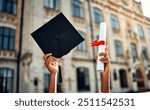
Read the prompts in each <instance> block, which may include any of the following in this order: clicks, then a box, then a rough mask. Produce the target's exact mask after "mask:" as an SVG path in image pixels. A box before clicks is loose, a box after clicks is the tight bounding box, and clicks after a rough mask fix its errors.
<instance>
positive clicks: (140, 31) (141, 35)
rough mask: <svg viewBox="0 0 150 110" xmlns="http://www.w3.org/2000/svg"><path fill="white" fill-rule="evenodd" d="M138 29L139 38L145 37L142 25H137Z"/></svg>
mask: <svg viewBox="0 0 150 110" xmlns="http://www.w3.org/2000/svg"><path fill="white" fill-rule="evenodd" d="M137 31H138V36H139V38H144V32H143V28H142V26H141V25H137Z"/></svg>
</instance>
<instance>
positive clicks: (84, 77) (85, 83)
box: [77, 67, 90, 91]
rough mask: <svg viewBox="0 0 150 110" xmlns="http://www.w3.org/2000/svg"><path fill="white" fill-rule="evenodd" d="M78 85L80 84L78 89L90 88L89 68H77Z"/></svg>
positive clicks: (87, 89)
mask: <svg viewBox="0 0 150 110" xmlns="http://www.w3.org/2000/svg"><path fill="white" fill-rule="evenodd" d="M77 86H78V91H89V90H90V81H89V70H88V68H84V67H80V68H77Z"/></svg>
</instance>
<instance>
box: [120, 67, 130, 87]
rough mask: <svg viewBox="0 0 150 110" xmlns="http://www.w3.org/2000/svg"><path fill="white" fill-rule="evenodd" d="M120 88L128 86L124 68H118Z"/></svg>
mask: <svg viewBox="0 0 150 110" xmlns="http://www.w3.org/2000/svg"><path fill="white" fill-rule="evenodd" d="M119 75H120V85H121V88H126V87H128V81H127V74H126V71H125V70H124V69H120V70H119Z"/></svg>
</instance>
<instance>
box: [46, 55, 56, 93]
mask: <svg viewBox="0 0 150 110" xmlns="http://www.w3.org/2000/svg"><path fill="white" fill-rule="evenodd" d="M44 60H45V63H44V64H45V66H46V67H47V69H48V70H49V72H50V85H49V93H56V92H57V72H58V61H59V59H58V58H55V57H53V56H52V54H46V55H45V56H44Z"/></svg>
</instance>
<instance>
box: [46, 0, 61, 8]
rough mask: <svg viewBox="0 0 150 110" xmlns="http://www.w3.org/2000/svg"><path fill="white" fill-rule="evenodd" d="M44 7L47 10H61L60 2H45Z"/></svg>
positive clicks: (57, 0) (51, 0) (52, 0)
mask: <svg viewBox="0 0 150 110" xmlns="http://www.w3.org/2000/svg"><path fill="white" fill-rule="evenodd" d="M44 6H45V7H46V8H50V9H54V10H59V0H45V1H44Z"/></svg>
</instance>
